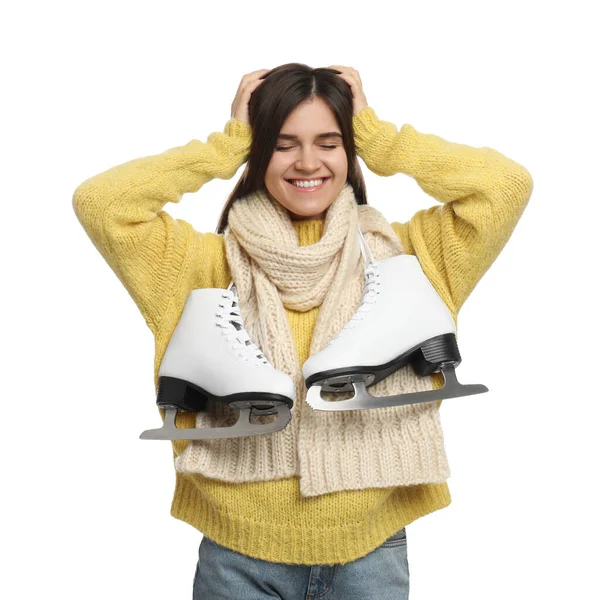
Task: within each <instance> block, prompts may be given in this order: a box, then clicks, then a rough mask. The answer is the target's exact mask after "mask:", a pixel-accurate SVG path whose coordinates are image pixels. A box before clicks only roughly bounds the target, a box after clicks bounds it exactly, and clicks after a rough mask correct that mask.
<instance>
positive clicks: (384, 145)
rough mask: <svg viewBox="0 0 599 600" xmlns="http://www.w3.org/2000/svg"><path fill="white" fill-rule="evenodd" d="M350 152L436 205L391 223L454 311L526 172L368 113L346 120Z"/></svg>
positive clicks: (523, 188)
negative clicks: (410, 182)
mask: <svg viewBox="0 0 599 600" xmlns="http://www.w3.org/2000/svg"><path fill="white" fill-rule="evenodd" d="M353 125H354V139H355V143H356V151H357V153H358V155H359V156H360V157H361V158H362V159H363V160H364V162H365V163H366V166H367V167H368V168H369V169H370V170H371V171H373V172H374V173H376V174H377V175H381V176H383V177H388V176H390V175H394V174H395V173H405V174H406V175H409V176H411V177H413V178H414V179H415V180H416V182H417V184H418V185H419V186H420V188H421V189H422V190H424V191H425V192H426V193H427V194H428V195H430V196H432V197H433V198H435V199H436V200H438V201H439V202H441V203H442V204H440V205H435V206H432V207H430V208H428V209H423V210H420V211H418V212H417V213H415V214H414V216H413V217H412V218H411V219H410V220H409V221H408V222H406V223H400V222H393V223H391V225H392V227H393V228H394V229H395V231H396V232H397V234H398V235H399V237H400V239H401V241H402V244H403V246H404V250H405V252H406V253H408V254H415V255H416V256H417V258H418V260H419V262H420V264H421V265H422V269H423V271H424V272H425V273H426V275H427V277H428V278H429V280H430V281H431V283H432V284H433V285H434V286H435V288H436V289H437V291H438V292H439V293H440V294H441V295H442V296H443V297H444V299H446V301H448V302H449V303H450V304H451V306H449V308H450V309H452V310H453V311H454V314H456V315H457V313H458V311H459V310H460V308H461V307H462V305H463V304H464V302H465V301H466V299H467V298H468V296H469V295H470V293H471V292H472V290H473V289H474V287H475V286H476V284H477V283H478V281H479V280H480V279H481V278H482V276H483V275H484V274H485V273H486V271H487V270H488V269H489V267H490V266H491V265H492V264H493V262H494V261H495V259H496V258H497V256H498V255H499V253H500V252H501V250H502V249H503V247H504V246H505V244H506V242H507V241H508V239H509V238H510V236H511V234H512V232H513V231H514V228H515V227H516V224H517V223H518V220H519V219H520V216H521V215H522V213H523V211H524V209H525V207H526V205H527V203H528V200H529V198H530V196H531V194H532V189H533V181H532V177H531V175H530V173H529V172H528V171H527V170H526V169H525V168H524V167H523V166H522V165H520V164H518V163H516V162H514V161H513V160H511V159H509V158H507V157H505V156H504V155H503V154H501V153H499V152H497V151H496V150H493V149H492V148H486V147H482V148H476V147H471V146H466V145H464V144H456V143H453V142H449V141H446V140H444V139H443V138H441V137H438V136H436V135H432V134H426V133H420V132H418V131H417V130H416V129H415V128H414V127H412V126H411V125H409V124H404V125H403V126H402V127H401V129H400V130H399V131H398V130H397V128H396V126H395V125H394V124H393V123H390V122H388V121H382V120H380V119H378V117H377V115H376V113H375V112H374V110H373V109H372V107H366V108H364V109H362V110H361V111H360V112H359V113H357V114H356V115H354V118H353Z"/></svg>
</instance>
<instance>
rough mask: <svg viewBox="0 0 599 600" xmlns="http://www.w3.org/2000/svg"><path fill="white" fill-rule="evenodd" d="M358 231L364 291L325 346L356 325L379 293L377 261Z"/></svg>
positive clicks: (370, 307)
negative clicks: (363, 265) (351, 313)
mask: <svg viewBox="0 0 599 600" xmlns="http://www.w3.org/2000/svg"><path fill="white" fill-rule="evenodd" d="M358 233H359V235H360V250H361V252H362V258H363V259H364V263H365V264H366V266H365V267H364V277H365V280H366V283H365V286H364V293H363V294H362V302H361V304H360V306H359V307H358V310H356V312H355V313H354V314H353V316H352V318H351V319H350V320H349V321H348V322H347V323H346V324H345V325H344V327H343V328H342V329H341V331H340V333H339V334H338V335H337V337H335V338H333V339H332V340H331V341H330V342H329V343H328V344H327V346H330V345H331V344H334V343H335V341H337V340H338V339H339V338H340V337H342V336H343V332H344V331H346V330H348V329H353V328H354V327H355V325H356V321H362V320H363V319H364V313H366V312H369V311H370V310H371V309H372V306H373V305H374V304H375V303H376V297H377V296H378V295H379V294H380V293H381V291H380V290H379V286H380V285H381V282H380V277H381V274H380V271H379V269H378V263H377V262H376V261H375V260H374V256H373V255H372V252H371V251H370V248H369V247H368V244H366V240H365V238H364V235H363V234H362V232H361V231H360V228H359V227H358ZM367 254H368V255H367Z"/></svg>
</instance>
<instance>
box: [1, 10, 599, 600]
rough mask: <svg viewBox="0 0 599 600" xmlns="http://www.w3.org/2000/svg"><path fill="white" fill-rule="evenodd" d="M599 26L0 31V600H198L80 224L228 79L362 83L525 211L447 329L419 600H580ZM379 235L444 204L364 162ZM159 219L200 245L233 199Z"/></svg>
mask: <svg viewBox="0 0 599 600" xmlns="http://www.w3.org/2000/svg"><path fill="white" fill-rule="evenodd" d="M590 7H591V3H590V2H578V1H571V2H568V3H567V4H563V3H542V4H541V3H539V2H531V1H528V2H522V1H519V2H514V1H504V2H501V3H499V2H496V3H490V2H455V1H454V2H449V3H445V2H436V3H435V2H412V3H409V4H408V3H405V4H399V3H389V2H381V1H379V2H373V1H371V2H368V3H366V4H364V3H358V4H356V5H351V4H347V3H345V2H340V1H335V2H299V3H291V4H287V3H282V2H257V3H253V4H252V3H242V2H239V3H231V2H218V3H207V4H204V3H200V2H171V3H169V4H168V5H167V4H166V3H155V4H152V3H148V2H127V1H123V0H121V1H119V2H113V1H106V0H104V1H103V2H81V3H75V2H60V1H54V2H50V3H42V2H30V3H26V4H24V3H21V4H16V3H15V4H13V5H12V7H11V8H3V9H2V17H1V18H0V21H1V23H2V25H1V26H0V27H1V30H2V31H1V33H2V35H1V36H0V40H1V42H0V43H1V44H2V62H3V69H2V80H3V84H4V85H3V88H4V91H3V93H2V96H1V100H0V101H1V102H2V109H1V112H0V115H1V118H2V123H1V130H2V186H3V194H2V217H1V223H2V235H1V236H0V243H1V244H2V258H3V263H2V266H3V272H4V273H5V276H4V277H3V280H4V281H3V289H4V293H3V294H2V296H1V302H2V316H3V320H2V333H1V336H2V341H3V344H2V348H3V359H2V363H1V364H2V367H3V372H2V405H3V433H2V435H1V436H0V443H1V444H2V452H1V459H2V490H3V491H2V495H1V498H2V502H3V506H2V507H1V510H0V519H1V524H0V525H1V534H0V540H1V541H0V544H1V545H2V548H1V550H2V571H3V574H2V577H1V578H0V596H2V597H3V598H10V599H11V600H12V599H18V598H31V599H33V598H41V597H49V596H52V597H53V596H54V595H56V597H60V598H64V599H80V598H87V599H90V600H91V599H96V598H97V599H100V598H102V599H104V598H127V599H129V598H144V600H150V599H154V598H156V599H158V598H160V599H163V598H169V599H188V598H191V587H192V579H193V574H194V570H195V566H196V561H197V550H198V545H199V542H200V540H201V533H200V532H198V531H197V530H195V529H194V528H193V527H191V526H189V525H187V524H185V523H183V522H181V521H178V520H175V519H173V518H172V517H171V516H170V514H169V510H170V502H171V498H172V491H173V487H174V481H175V472H174V467H173V465H172V456H171V445H170V443H169V442H148V441H141V440H139V439H138V436H139V434H140V432H141V431H142V430H144V429H148V428H151V427H155V426H158V421H159V419H160V417H159V414H158V411H157V409H156V405H155V397H154V389H153V381H152V374H153V372H152V368H153V352H154V347H153V338H152V335H151V333H150V331H149V329H147V327H146V325H145V322H144V321H143V318H142V317H141V315H140V313H139V312H138V310H137V308H136V306H135V305H134V303H133V301H132V300H131V299H130V297H129V296H128V294H127V292H126V291H125V289H124V288H123V287H122V285H121V284H120V282H119V281H118V279H117V278H116V276H115V275H114V274H113V273H112V271H111V270H110V268H109V267H108V265H107V264H106V263H105V262H104V260H103V259H102V258H101V256H100V254H99V253H98V252H97V251H96V249H95V247H94V246H93V245H92V244H91V242H90V240H89V239H88V238H87V236H86V234H85V232H84V231H83V229H82V228H81V226H80V225H79V223H78V221H77V219H76V217H75V214H74V212H73V209H72V205H71V199H72V193H73V191H74V190H75V188H76V187H77V186H78V185H79V184H80V183H81V182H82V181H84V180H85V179H87V178H88V177H91V176H92V175H95V174H97V173H100V172H102V171H104V170H106V169H108V168H110V167H112V166H115V165H117V164H120V163H123V162H126V161H128V160H131V159H133V158H137V157H140V156H147V155H150V154H157V153H159V152H163V151H165V150H167V149H169V148H171V147H174V146H179V145H183V144H185V143H187V142H188V141H190V140H191V139H193V138H197V139H201V140H206V138H207V136H208V135H209V134H210V133H211V132H213V131H222V129H223V127H224V125H225V123H226V121H227V120H228V119H229V118H230V108H231V102H232V100H233V98H234V96H235V93H236V90H237V86H238V84H239V82H240V80H241V77H242V75H243V74H245V73H248V72H251V71H255V70H257V69H261V68H269V69H270V68H273V67H275V66H277V65H279V64H283V63H287V62H303V63H306V64H308V65H310V66H312V67H317V66H328V65H330V64H341V65H345V66H352V67H354V68H356V69H357V70H358V71H359V73H360V75H361V78H362V82H363V85H364V91H365V94H366V98H367V100H368V103H369V105H370V106H372V107H373V108H374V109H375V111H376V112H377V115H378V116H379V118H381V119H384V120H388V121H391V122H393V123H394V124H395V125H396V126H397V127H398V128H399V127H400V126H401V125H402V124H403V123H406V122H407V123H410V124H411V125H412V126H414V127H415V128H416V129H417V130H419V131H421V132H425V133H434V134H436V135H439V136H441V137H443V138H445V139H447V140H450V141H454V142H459V143H464V144H469V145H472V146H488V147H492V148H495V149H496V150H498V151H500V152H502V153H503V154H505V155H506V156H508V157H510V158H512V159H514V160H516V161H517V162H519V163H521V164H522V165H524V166H525V167H526V168H527V169H528V170H529V171H530V172H531V174H532V176H533V180H534V191H533V196H532V198H531V200H530V203H529V205H528V207H527V209H526V211H525V213H524V215H523V217H522V219H521V221H520V222H519V224H518V226H517V227H516V230H515V232H514V234H513V236H512V238H511V239H510V241H509V242H508V244H507V246H506V247H505V249H504V250H503V252H502V253H501V255H500V256H499V258H498V259H497V260H496V262H495V263H494V264H493V266H492V267H491V269H490V270H489V272H488V273H487V274H486V275H485V276H484V277H483V279H482V280H481V282H480V283H479V285H478V286H477V288H476V289H475V290H474V292H473V293H472V295H471V296H470V298H469V299H468V300H467V302H466V304H465V305H464V307H463V308H462V310H461V312H460V317H459V337H460V350H461V353H462V357H463V363H462V365H461V366H460V367H459V371H458V375H459V377H460V380H461V381H463V382H464V383H484V384H485V385H487V386H488V387H489V388H490V392H489V393H488V394H485V395H482V396H473V397H468V398H461V399H453V400H447V401H445V402H444V404H443V406H442V408H441V419H442V423H443V427H444V433H445V437H446V447H447V452H448V457H449V461H450V467H451V471H452V474H451V477H450V479H449V486H450V490H451V494H452V498H453V502H452V504H451V505H450V506H449V507H448V508H446V509H443V510H441V511H437V512H436V513H433V514H431V515H429V516H426V517H424V518H422V519H419V520H417V521H416V522H414V523H412V524H410V525H408V527H407V537H408V556H409V563H410V574H411V594H410V598H411V600H432V599H437V598H445V599H456V600H457V599H459V600H480V599H481V598H484V599H485V600H504V599H505V598H515V599H522V600H524V599H526V600H528V599H530V598H543V599H545V600H549V599H558V598H559V599H562V598H576V599H581V600H582V599H587V598H589V599H590V598H597V597H598V594H599V592H598V591H597V587H598V586H597V583H596V575H595V572H594V571H595V567H596V563H597V559H598V558H599V556H598V554H599V552H598V550H597V544H596V539H597V535H598V534H599V531H598V527H597V524H598V523H597V510H596V506H597V497H596V496H595V495H594V491H595V489H596V488H595V486H596V484H597V458H598V447H597V417H598V416H599V412H598V410H597V403H598V400H599V394H598V392H597V377H596V374H597V335H598V333H599V332H598V328H597V295H596V292H595V291H594V287H593V286H594V285H595V280H596V278H597V271H598V269H597V250H596V245H595V240H596V239H597V233H596V228H597V224H598V221H597V219H598V217H599V212H598V208H597V206H598V203H599V197H598V193H597V184H596V181H595V178H596V174H597V163H598V159H599V153H598V150H597V149H598V145H597V140H598V136H599V127H598V117H597V106H598V105H599V102H598V100H599V99H598V94H597V91H596V88H595V87H594V85H595V83H596V77H595V73H596V69H597V65H596V61H594V60H593V59H592V57H593V56H597V53H598V51H599V48H598V47H597V46H598V44H597V41H596V39H597V38H596V29H595V27H594V22H593V20H592V19H591V13H590ZM361 164H362V166H363V169H364V172H365V177H366V183H367V188H368V195H369V201H370V204H372V205H373V206H375V207H376V208H378V209H379V210H381V211H382V212H383V214H385V216H387V218H388V219H389V220H390V221H393V220H402V221H406V220H408V219H409V218H410V217H411V216H412V215H413V214H414V213H415V212H416V211H417V210H420V209H422V208H427V207H429V206H433V205H434V204H435V202H436V201H435V200H434V199H433V198H431V197H430V196H428V195H426V194H425V193H424V192H423V191H422V190H421V189H420V188H419V187H418V185H417V184H416V182H415V181H414V180H413V179H411V178H409V177H407V176H405V175H402V174H397V175H395V176H393V177H388V178H382V177H378V176H377V175H375V174H374V173H372V172H370V171H368V169H367V168H366V167H365V165H364V164H363V162H362V163H361ZM241 172H242V169H240V171H239V173H238V175H237V176H235V177H233V178H232V179H231V180H228V181H222V180H213V181H211V182H210V183H208V184H207V185H206V186H205V187H204V188H202V189H201V190H200V191H199V192H198V193H197V194H193V195H187V196H185V197H184V198H183V199H182V201H181V202H180V203H179V204H177V205H169V206H167V207H166V208H167V210H169V211H170V212H171V214H172V215H173V216H176V217H181V218H184V219H185V220H187V221H189V222H191V223H192V224H193V225H194V226H195V227H196V229H198V230H200V231H214V229H215V227H216V221H217V218H218V215H219V214H220V210H221V208H222V205H223V203H224V201H225V199H226V197H227V195H228V193H229V192H230V191H231V190H232V189H233V187H234V185H235V182H236V180H237V178H238V176H239V175H240V174H241Z"/></svg>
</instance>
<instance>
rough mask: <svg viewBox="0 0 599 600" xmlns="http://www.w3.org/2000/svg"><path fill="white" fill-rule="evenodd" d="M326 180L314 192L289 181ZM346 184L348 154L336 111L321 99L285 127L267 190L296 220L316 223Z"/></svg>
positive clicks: (295, 114)
mask: <svg viewBox="0 0 599 600" xmlns="http://www.w3.org/2000/svg"><path fill="white" fill-rule="evenodd" d="M321 134H327V135H326V136H325V137H319V136H320V135H321ZM323 178H324V179H325V181H324V182H323V183H321V184H320V185H317V186H315V188H314V189H312V188H311V187H302V188H298V187H296V186H295V185H293V183H291V182H290V181H289V180H297V179H302V180H307V181H310V180H319V179H323ZM346 181H347V154H346V153H345V148H344V147H343V141H342V138H341V130H340V129H339V127H338V125H337V121H336V120H335V116H334V114H333V111H332V110H331V109H330V108H329V107H328V105H327V104H326V103H325V102H324V100H322V99H321V98H313V99H312V100H310V101H306V102H304V103H302V104H300V105H299V106H297V107H296V108H295V110H294V111H293V112H292V113H290V114H289V116H288V117H287V119H286V120H285V122H284V123H283V126H282V127H281V131H280V132H279V139H278V140H277V144H276V146H275V149H274V151H273V154H272V157H271V159H270V162H269V164H268V168H267V169H266V175H265V177H264V183H265V185H266V189H267V190H268V191H269V192H270V194H271V196H273V198H274V199H275V200H277V201H278V202H279V203H280V204H282V205H283V206H284V207H285V208H287V209H288V210H289V212H290V213H291V214H290V216H291V218H292V219H293V220H305V219H316V218H323V217H324V213H325V211H326V209H327V208H328V207H329V206H330V205H331V204H332V203H333V200H335V198H336V197H337V196H338V194H339V192H340V191H341V188H342V187H343V185H344V184H345V182H346ZM318 183H320V182H318Z"/></svg>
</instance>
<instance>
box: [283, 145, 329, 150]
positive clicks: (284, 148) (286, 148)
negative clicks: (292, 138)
mask: <svg viewBox="0 0 599 600" xmlns="http://www.w3.org/2000/svg"><path fill="white" fill-rule="evenodd" d="M291 148H293V146H276V147H275V150H278V151H284V150H290V149H291ZM321 148H326V149H327V150H334V149H335V148H338V146H337V145H335V146H321Z"/></svg>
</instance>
